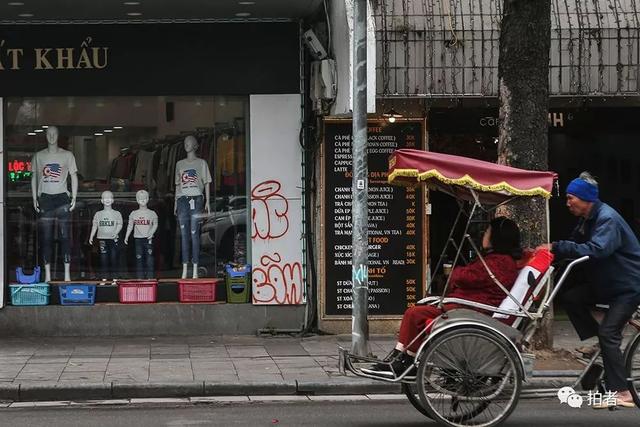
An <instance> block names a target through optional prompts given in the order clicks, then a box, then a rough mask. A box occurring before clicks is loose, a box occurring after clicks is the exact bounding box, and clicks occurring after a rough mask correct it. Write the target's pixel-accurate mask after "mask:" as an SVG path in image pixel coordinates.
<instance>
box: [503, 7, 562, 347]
mask: <svg viewBox="0 0 640 427" xmlns="http://www.w3.org/2000/svg"><path fill="white" fill-rule="evenodd" d="M503 10H504V14H503V17H502V25H501V31H500V56H499V60H498V79H499V87H500V127H499V142H498V163H500V164H506V165H510V166H514V167H518V168H523V169H533V170H546V169H547V168H548V132H549V130H548V124H547V120H548V115H549V47H550V44H551V3H550V2H549V0H504V8H503ZM545 204H546V203H545V201H544V200H521V201H519V202H517V203H512V204H510V205H507V206H505V207H504V208H503V209H501V211H500V212H501V214H504V215H507V216H509V217H511V218H513V219H514V220H515V221H516V222H517V223H518V225H519V226H520V229H521V230H522V237H523V245H524V246H528V247H536V246H537V245H538V244H540V243H542V242H545V241H546V240H547V229H546V228H547V227H546V225H547V221H546V214H545ZM550 317H551V316H548V318H547V319H545V320H544V321H543V326H542V327H541V328H540V330H539V333H538V334H537V335H536V337H534V346H535V347H537V348H551V347H553V335H552V333H551V321H550Z"/></svg>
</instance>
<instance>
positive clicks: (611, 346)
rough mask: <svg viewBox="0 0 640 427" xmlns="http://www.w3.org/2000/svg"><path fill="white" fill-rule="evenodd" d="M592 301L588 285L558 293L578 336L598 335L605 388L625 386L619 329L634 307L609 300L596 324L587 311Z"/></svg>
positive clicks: (584, 337) (620, 331)
mask: <svg viewBox="0 0 640 427" xmlns="http://www.w3.org/2000/svg"><path fill="white" fill-rule="evenodd" d="M596 303H600V301H596V297H595V293H594V292H593V289H592V288H591V287H590V286H589V285H586V284H585V285H576V286H573V287H572V288H570V289H568V290H567V291H566V292H564V293H563V294H562V295H561V296H560V304H561V305H562V307H563V308H564V309H565V311H566V312H567V314H568V315H569V319H570V320H571V323H572V324H573V327H574V328H575V329H576V332H578V336H579V337H580V339H581V340H586V339H587V338H591V337H595V336H597V337H598V340H599V341H600V349H601V350H602V361H603V362H604V379H605V383H606V386H607V390H608V391H624V390H628V388H629V387H628V384H627V380H626V377H627V375H626V370H625V366H624V358H623V356H622V351H621V350H620V344H621V343H622V331H623V330H624V327H625V325H626V324H627V322H628V321H629V320H630V319H631V316H633V313H634V312H635V311H636V309H637V308H638V304H634V303H632V302H613V303H610V304H609V310H607V312H606V313H605V315H604V319H602V323H600V324H598V322H596V320H595V319H594V318H593V316H592V315H591V309H592V308H593V306H594V305H595V304H596Z"/></svg>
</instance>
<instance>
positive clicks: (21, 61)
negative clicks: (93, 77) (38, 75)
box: [0, 37, 109, 72]
mask: <svg viewBox="0 0 640 427" xmlns="http://www.w3.org/2000/svg"><path fill="white" fill-rule="evenodd" d="M92 42H93V39H92V37H86V38H85V39H84V40H83V41H82V43H80V46H79V47H57V48H54V47H36V48H32V49H23V48H20V47H14V46H11V45H10V44H9V43H8V42H7V40H4V39H3V40H0V72H2V71H7V72H9V71H19V70H23V69H25V68H32V69H33V70H102V69H105V68H107V66H108V64H109V48H108V47H95V46H92Z"/></svg>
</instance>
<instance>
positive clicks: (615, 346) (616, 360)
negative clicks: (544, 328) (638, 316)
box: [542, 172, 640, 407]
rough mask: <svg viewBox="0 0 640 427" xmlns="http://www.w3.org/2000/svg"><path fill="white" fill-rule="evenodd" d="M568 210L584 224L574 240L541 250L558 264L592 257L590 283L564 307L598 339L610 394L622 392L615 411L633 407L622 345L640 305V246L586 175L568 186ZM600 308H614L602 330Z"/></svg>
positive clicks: (567, 297) (567, 296) (581, 329)
mask: <svg viewBox="0 0 640 427" xmlns="http://www.w3.org/2000/svg"><path fill="white" fill-rule="evenodd" d="M567 208H568V209H569V212H571V213H572V214H573V215H575V216H577V217H578V218H579V220H578V224H577V226H576V228H575V229H574V231H573V234H572V236H571V240H559V241H556V242H553V243H552V244H551V245H549V244H547V245H542V247H544V248H546V249H550V250H551V251H552V252H553V254H554V255H555V256H556V259H558V258H560V259H561V258H579V257H582V256H585V255H588V256H589V257H590V260H589V262H588V263H587V264H588V266H587V269H588V277H589V278H590V281H589V282H588V283H579V284H578V286H574V287H572V288H570V289H567V290H566V291H565V292H564V293H563V294H562V295H561V296H560V304H561V305H562V306H563V308H564V309H565V310H566V312H567V314H568V316H569V319H570V320H571V323H572V324H573V326H574V327H575V329H576V331H577V333H578V336H579V337H580V339H581V340H586V339H588V338H591V337H594V336H597V337H598V340H599V343H600V348H601V349H602V360H603V363H604V371H605V384H606V387H607V390H608V391H612V392H613V391H615V392H617V394H616V398H617V400H616V405H617V406H623V407H634V406H635V405H634V403H633V399H632V396H631V393H630V392H629V390H628V384H627V381H626V374H625V366H624V359H623V356H622V352H621V350H620V344H621V343H622V331H623V330H624V327H625V325H626V323H627V322H628V321H629V320H630V319H631V317H632V316H633V313H634V312H635V311H636V310H637V309H638V305H639V304H640V244H639V243H638V239H637V238H636V236H635V234H634V233H633V231H632V230H631V228H630V227H629V225H628V224H627V223H626V222H625V220H624V219H623V218H622V217H621V216H620V214H618V212H616V211H615V210H614V209H613V208H612V207H611V206H609V205H607V204H605V203H603V202H601V201H600V200H599V198H598V183H597V181H596V180H595V179H594V178H593V177H592V176H591V175H590V174H589V173H587V172H583V173H582V174H580V177H579V178H576V179H574V180H573V181H571V183H569V185H568V186H567ZM596 303H600V304H608V305H609V309H608V310H607V312H606V314H605V315H604V318H603V320H602V322H601V323H600V324H598V322H597V321H596V320H595V318H594V317H593V315H592V313H591V309H592V308H593V306H594V305H595V304H596ZM598 407H599V406H598Z"/></svg>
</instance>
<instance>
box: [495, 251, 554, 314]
mask: <svg viewBox="0 0 640 427" xmlns="http://www.w3.org/2000/svg"><path fill="white" fill-rule="evenodd" d="M552 261H553V254H552V253H551V252H550V251H548V250H546V249H539V250H537V251H536V252H535V254H534V255H533V256H532V257H531V258H530V259H529V261H528V262H527V265H525V267H524V268H523V269H522V270H520V273H519V274H518V277H517V278H516V281H515V282H514V284H513V286H512V287H511V291H510V292H511V295H513V297H515V298H516V299H517V300H518V301H519V302H520V304H523V305H524V303H525V302H526V301H527V299H528V298H529V297H530V296H531V294H532V293H533V290H534V288H535V286H536V285H537V284H538V281H539V279H541V278H542V276H543V275H544V273H546V272H547V270H548V269H549V267H551V262H552ZM534 297H535V295H534ZM500 308H501V309H503V310H510V311H517V310H518V309H519V308H520V307H518V305H517V304H516V303H515V301H513V299H511V298H510V297H509V296H508V295H507V296H506V297H505V298H504V299H503V300H502V303H501V304H500ZM493 317H494V318H496V319H503V320H502V321H503V322H505V323H507V324H512V323H513V321H514V320H515V316H509V315H508V314H502V313H495V314H494V315H493Z"/></svg>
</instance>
